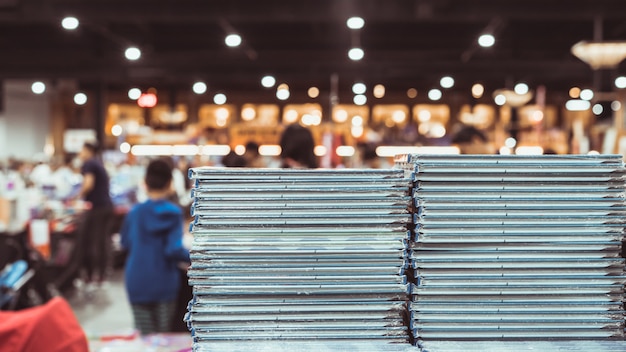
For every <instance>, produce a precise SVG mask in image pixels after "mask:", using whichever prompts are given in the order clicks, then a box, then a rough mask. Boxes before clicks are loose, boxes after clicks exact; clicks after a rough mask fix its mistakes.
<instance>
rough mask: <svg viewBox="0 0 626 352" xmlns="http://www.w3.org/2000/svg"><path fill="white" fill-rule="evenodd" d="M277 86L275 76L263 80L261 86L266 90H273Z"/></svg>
mask: <svg viewBox="0 0 626 352" xmlns="http://www.w3.org/2000/svg"><path fill="white" fill-rule="evenodd" d="M275 84H276V78H274V76H265V77H263V78H261V85H262V86H263V87H265V88H272V87H273V86H274V85H275Z"/></svg>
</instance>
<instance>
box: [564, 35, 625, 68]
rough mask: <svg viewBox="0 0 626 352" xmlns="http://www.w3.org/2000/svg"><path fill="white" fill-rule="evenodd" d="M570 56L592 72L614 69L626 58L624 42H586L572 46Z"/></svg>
mask: <svg viewBox="0 0 626 352" xmlns="http://www.w3.org/2000/svg"><path fill="white" fill-rule="evenodd" d="M572 54H574V56H576V57H577V58H579V59H581V60H582V61H584V62H586V63H587V64H588V65H589V66H591V68H593V69H594V70H597V69H608V68H615V67H617V66H618V65H619V63H620V62H622V60H624V58H626V42H617V41H615V42H587V41H582V42H578V43H576V44H574V46H572Z"/></svg>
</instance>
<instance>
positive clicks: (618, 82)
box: [615, 76, 626, 89]
mask: <svg viewBox="0 0 626 352" xmlns="http://www.w3.org/2000/svg"><path fill="white" fill-rule="evenodd" d="M615 86H616V87H617V88H619V89H624V88H626V77H624V76H619V77H617V78H616V79H615Z"/></svg>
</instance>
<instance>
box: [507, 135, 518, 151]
mask: <svg viewBox="0 0 626 352" xmlns="http://www.w3.org/2000/svg"><path fill="white" fill-rule="evenodd" d="M504 145H505V146H507V148H511V149H512V148H515V146H516V145H517V140H516V139H515V138H513V137H509V138H507V139H506V140H504Z"/></svg>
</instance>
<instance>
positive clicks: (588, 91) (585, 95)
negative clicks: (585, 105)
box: [580, 89, 593, 100]
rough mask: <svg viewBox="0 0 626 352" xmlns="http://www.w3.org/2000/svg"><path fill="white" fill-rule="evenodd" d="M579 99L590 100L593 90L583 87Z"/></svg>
mask: <svg viewBox="0 0 626 352" xmlns="http://www.w3.org/2000/svg"><path fill="white" fill-rule="evenodd" d="M580 99H582V100H591V99H593V91H592V90H591V89H583V90H581V91H580Z"/></svg>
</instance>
